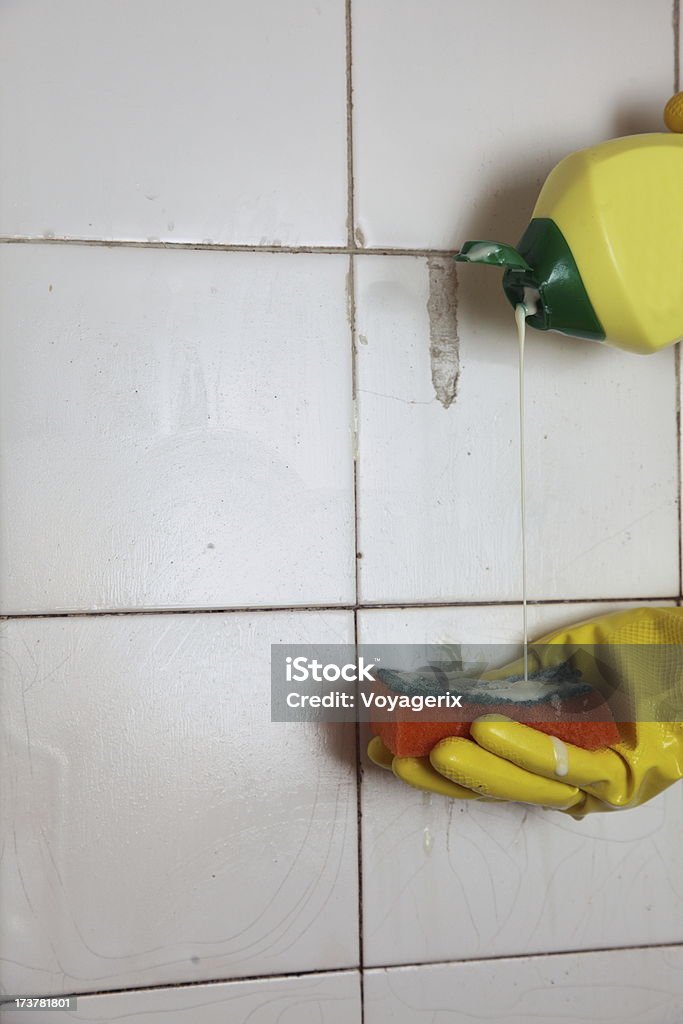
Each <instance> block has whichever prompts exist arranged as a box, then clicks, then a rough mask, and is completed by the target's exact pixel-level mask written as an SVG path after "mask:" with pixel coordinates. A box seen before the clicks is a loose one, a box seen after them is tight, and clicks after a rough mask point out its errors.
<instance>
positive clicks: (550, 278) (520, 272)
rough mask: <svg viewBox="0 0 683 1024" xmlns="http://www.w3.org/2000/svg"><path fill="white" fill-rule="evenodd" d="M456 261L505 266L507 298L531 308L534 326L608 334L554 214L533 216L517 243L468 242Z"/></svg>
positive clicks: (598, 336) (529, 317)
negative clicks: (552, 217)
mask: <svg viewBox="0 0 683 1024" xmlns="http://www.w3.org/2000/svg"><path fill="white" fill-rule="evenodd" d="M522 253H523V254H524V255H522ZM455 259H456V260H457V261H458V262H459V263H483V264H484V265H485V266H489V267H500V268H501V269H502V270H503V271H504V273H503V291H504V292H505V295H506V297H507V299H508V301H509V302H510V304H511V305H512V306H513V307H515V306H517V305H519V303H523V304H524V305H525V306H527V308H528V309H529V312H528V314H527V323H528V324H529V325H530V326H531V327H536V328H537V329H538V330H540V331H560V332H561V333H562V334H571V335H573V336H575V337H579V338H596V339H598V340H602V339H604V337H605V332H604V330H603V328H602V325H601V323H600V321H599V320H598V317H597V315H596V313H595V310H594V309H593V306H592V304H591V301H590V299H589V297H588V294H587V292H586V289H585V287H584V284H583V281H582V280H581V274H580V273H579V268H578V266H577V265H576V261H575V259H574V256H573V254H572V251H571V249H570V248H569V245H568V244H567V241H566V239H565V238H564V235H563V234H562V232H561V231H560V229H559V228H558V226H557V224H555V222H554V221H553V220H551V219H550V218H548V217H536V218H533V219H532V220H531V223H530V224H529V226H528V227H527V229H526V231H525V232H524V234H523V235H522V237H521V239H520V240H519V242H518V243H517V246H512V245H504V244H503V243H502V242H490V241H482V240H479V241H471V242H465V243H464V245H463V247H462V249H461V250H460V252H459V253H457V254H456V256H455ZM529 300H532V301H529ZM532 306H533V311H532V310H531V307H532Z"/></svg>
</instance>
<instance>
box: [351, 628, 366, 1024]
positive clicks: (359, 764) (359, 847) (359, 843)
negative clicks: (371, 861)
mask: <svg viewBox="0 0 683 1024" xmlns="http://www.w3.org/2000/svg"><path fill="white" fill-rule="evenodd" d="M353 643H354V647H355V651H356V657H358V612H357V611H354V613H353ZM354 736H355V756H356V830H357V834H356V856H357V868H356V872H357V878H358V969H359V987H360V1024H364V1021H365V975H364V971H365V954H364V942H363V789H362V787H363V761H362V754H361V724H360V722H359V721H356V722H355V723H354Z"/></svg>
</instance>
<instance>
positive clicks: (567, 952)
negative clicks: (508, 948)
mask: <svg viewBox="0 0 683 1024" xmlns="http://www.w3.org/2000/svg"><path fill="white" fill-rule="evenodd" d="M648 949H671V950H676V949H680V950H683V943H681V942H649V943H647V944H646V945H635V946H594V947H591V948H590V949H581V948H579V949H552V950H549V951H548V952H545V951H541V952H538V953H504V954H502V955H500V956H480V957H471V958H469V957H468V958H466V959H463V960H417V961H415V962H414V963H409V964H378V965H377V966H376V967H374V966H373V967H367V968H366V970H368V971H402V970H411V969H412V970H415V968H417V967H453V966H458V967H460V966H462V967H466V966H467V965H468V964H490V963H502V962H504V961H509V960H547V959H548V957H557V958H559V957H563V956H590V955H592V954H595V953H628V952H631V951H633V952H636V951H638V950H648Z"/></svg>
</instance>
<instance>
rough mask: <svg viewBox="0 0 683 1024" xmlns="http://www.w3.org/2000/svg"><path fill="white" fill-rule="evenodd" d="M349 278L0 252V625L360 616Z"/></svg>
mask: <svg viewBox="0 0 683 1024" xmlns="http://www.w3.org/2000/svg"><path fill="white" fill-rule="evenodd" d="M346 270H347V262H346V259H345V258H344V257H342V256H311V255H293V256H291V255H279V254H278V255H269V254H263V253H260V254H255V253H215V252H214V253H209V252H188V251H177V250H176V251H173V252H169V251H159V250H151V249H147V250H143V249H105V248H99V247H95V248H93V247H81V246H68V247H65V246H41V245H5V246H2V247H0V279H1V283H0V306H1V307H2V312H1V313H0V379H1V383H0V404H1V407H2V412H1V413H0V416H1V419H0V426H1V431H0V489H1V490H2V494H3V504H4V514H3V517H2V527H1V528H0V565H1V566H2V573H1V576H2V583H1V584H0V594H1V608H2V611H3V612H13V613H16V612H24V611H34V612H35V611H37V612H44V611H55V610H59V609H62V610H64V609H66V610H73V609H77V610H78V609H102V608H113V609H120V608H140V607H145V608H149V607H164V608H167V607H168V608H187V607H190V608H206V607H227V606H237V607H250V606H253V605H265V606H270V605H299V604H306V605H309V604H326V603H329V604H336V603H349V602H352V601H353V595H354V567H353V563H354V541H353V498H352V490H353V483H352V480H353V474H352V465H353V462H352V440H351V422H352V416H351V370H350V363H351V354H350V340H349V332H348V324H347V320H346V292H345V275H346Z"/></svg>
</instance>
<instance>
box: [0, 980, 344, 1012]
mask: <svg viewBox="0 0 683 1024" xmlns="http://www.w3.org/2000/svg"><path fill="white" fill-rule="evenodd" d="M360 1019H361V1016H360V985H359V976H358V974H357V972H355V971H348V972H339V973H334V974H317V975H309V976H306V977H297V978H287V977H284V978H260V979H259V980H258V981H239V982H231V983H228V984H218V985H196V986H195V985H193V986H190V987H187V988H166V989H163V988H162V989H153V990H147V991H143V992H135V991H133V992H112V993H108V994H106V995H100V996H81V997H79V999H78V1004H77V1008H76V1009H75V1010H73V1011H70V1012H63V1011H62V1012H59V1011H52V1012H50V1011H38V1012H32V1011H25V1010H19V1011H17V1010H14V1011H11V1010H5V1011H4V1014H3V1012H2V1010H0V1021H2V1024H15V1021H16V1024H31V1022H32V1021H34V1022H35V1024H65V1022H66V1021H70V1020H75V1021H83V1022H92V1024H95V1022H98V1024H99V1022H102V1024H104V1022H105V1021H112V1022H113V1021H116V1022H117V1024H158V1022H159V1021H161V1020H162V1021H163V1022H164V1024H227V1022H229V1024H321V1021H324V1022H325V1024H360Z"/></svg>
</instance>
